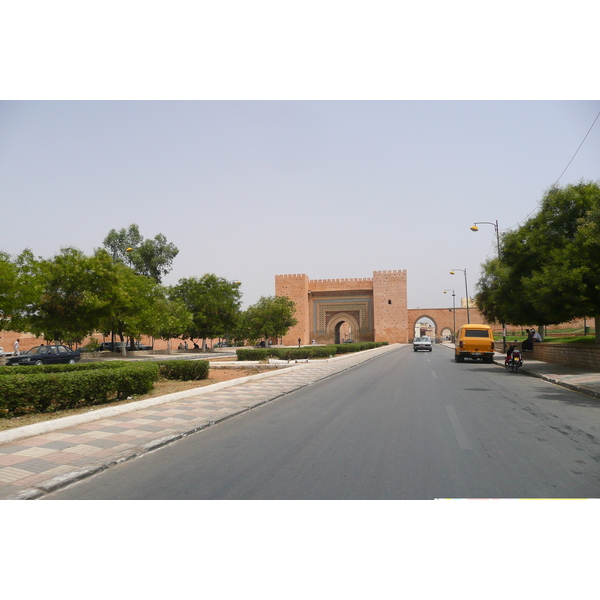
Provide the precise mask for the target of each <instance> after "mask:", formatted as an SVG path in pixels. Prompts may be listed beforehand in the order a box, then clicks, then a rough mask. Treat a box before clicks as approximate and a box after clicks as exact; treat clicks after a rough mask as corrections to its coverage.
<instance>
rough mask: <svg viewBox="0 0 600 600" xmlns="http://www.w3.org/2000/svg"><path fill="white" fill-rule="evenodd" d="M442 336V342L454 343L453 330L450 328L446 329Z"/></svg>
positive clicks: (443, 330)
mask: <svg viewBox="0 0 600 600" xmlns="http://www.w3.org/2000/svg"><path fill="white" fill-rule="evenodd" d="M440 335H441V336H442V342H451V341H452V330H451V329H449V328H448V327H444V328H443V329H442V332H441V334H440Z"/></svg>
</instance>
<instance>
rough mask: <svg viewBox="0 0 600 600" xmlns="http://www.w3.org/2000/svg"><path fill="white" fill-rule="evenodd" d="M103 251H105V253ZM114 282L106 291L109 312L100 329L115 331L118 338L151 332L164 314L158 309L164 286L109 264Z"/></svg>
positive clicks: (126, 269)
mask: <svg viewBox="0 0 600 600" xmlns="http://www.w3.org/2000/svg"><path fill="white" fill-rule="evenodd" d="M105 254H106V253H105ZM112 268H113V273H114V279H113V285H112V286H111V288H110V289H109V290H108V291H107V294H106V300H107V302H108V311H107V313H106V317H105V318H104V319H103V321H102V324H101V326H100V327H99V328H98V329H99V330H101V331H105V332H106V331H114V332H115V333H116V334H117V335H118V336H119V339H120V340H121V343H123V342H124V341H125V338H126V337H128V338H130V342H131V344H133V340H134V339H139V338H140V337H141V336H142V335H144V334H145V335H153V333H154V332H155V331H156V330H157V327H158V325H157V323H159V322H160V319H161V317H162V316H163V314H162V313H161V311H160V308H161V307H162V306H163V305H162V304H161V301H162V300H163V299H164V295H165V292H164V288H163V287H162V286H160V285H159V284H158V283H156V282H155V281H154V280H153V279H151V278H150V277H146V276H145V275H140V274H138V273H136V272H135V271H134V270H132V269H130V268H129V267H126V266H125V265H123V264H121V263H112Z"/></svg>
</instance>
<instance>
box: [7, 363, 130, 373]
mask: <svg viewBox="0 0 600 600" xmlns="http://www.w3.org/2000/svg"><path fill="white" fill-rule="evenodd" d="M131 364H132V363H131V362H128V361H126V360H111V361H108V362H97V363H83V364H82V363H75V364H74V365H39V366H37V365H13V366H10V367H7V366H3V367H0V376H1V375H26V374H36V375H37V374H39V373H68V372H71V371H93V370H96V369H120V368H122V367H123V366H126V365H131Z"/></svg>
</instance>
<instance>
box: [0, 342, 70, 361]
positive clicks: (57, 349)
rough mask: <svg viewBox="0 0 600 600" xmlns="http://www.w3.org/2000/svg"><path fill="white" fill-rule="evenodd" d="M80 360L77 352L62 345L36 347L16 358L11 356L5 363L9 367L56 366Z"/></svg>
mask: <svg viewBox="0 0 600 600" xmlns="http://www.w3.org/2000/svg"><path fill="white" fill-rule="evenodd" d="M80 359H81V353H80V352H79V350H71V349H70V348H67V347H66V346H63V345H62V344H48V345H47V346H36V347H35V348H32V349H31V350H27V352H23V353H22V354H19V355H17V356H11V357H10V358H9V359H7V361H6V365H7V366H11V365H57V364H74V363H76V362H77V361H78V360H80Z"/></svg>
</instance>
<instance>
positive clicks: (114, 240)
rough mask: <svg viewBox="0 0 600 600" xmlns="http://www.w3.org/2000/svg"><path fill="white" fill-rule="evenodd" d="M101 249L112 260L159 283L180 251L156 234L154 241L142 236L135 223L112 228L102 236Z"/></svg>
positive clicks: (163, 237)
mask: <svg viewBox="0 0 600 600" xmlns="http://www.w3.org/2000/svg"><path fill="white" fill-rule="evenodd" d="M103 244H104V248H106V250H107V251H108V252H109V253H110V254H111V255H112V256H113V258H114V259H115V260H118V261H120V262H122V263H123V264H125V265H128V266H130V267H131V268H132V269H134V270H135V271H136V272H137V273H139V274H140V275H146V276H147V277H151V278H152V279H154V281H156V283H160V282H161V281H162V278H163V277H164V276H165V275H167V274H168V273H170V272H171V269H172V268H173V260H174V259H175V257H176V256H177V254H179V250H178V249H177V247H176V246H175V244H172V243H170V242H167V238H166V237H165V236H164V235H163V234H162V233H159V234H158V235H157V236H155V238H154V239H153V240H151V239H144V237H143V236H142V234H141V233H140V229H139V227H138V226H137V225H136V224H135V223H134V224H132V225H130V226H129V227H128V228H127V229H120V230H119V231H117V230H116V229H111V230H110V232H109V233H108V235H107V236H106V238H104V242H103Z"/></svg>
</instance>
